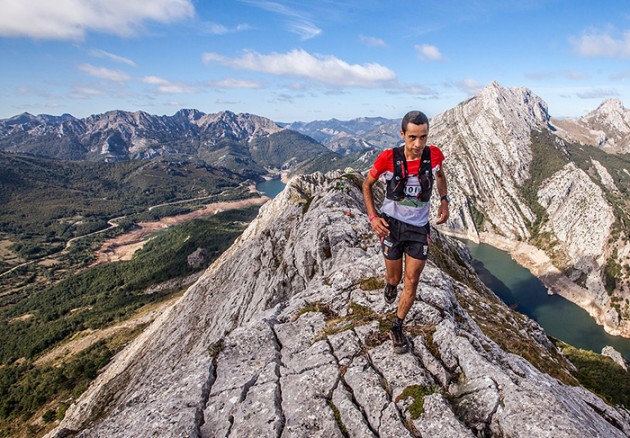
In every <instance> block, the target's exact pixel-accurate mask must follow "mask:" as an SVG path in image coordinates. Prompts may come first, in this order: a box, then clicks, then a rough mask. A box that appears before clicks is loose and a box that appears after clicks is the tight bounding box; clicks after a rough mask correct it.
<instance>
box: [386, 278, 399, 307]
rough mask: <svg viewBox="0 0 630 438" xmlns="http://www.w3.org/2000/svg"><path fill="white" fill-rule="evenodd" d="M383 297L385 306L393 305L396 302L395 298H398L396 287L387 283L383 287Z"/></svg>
mask: <svg viewBox="0 0 630 438" xmlns="http://www.w3.org/2000/svg"><path fill="white" fill-rule="evenodd" d="M383 296H384V297H385V302H386V303H387V304H391V303H393V302H394V301H396V297H397V296H398V286H394V285H392V284H389V283H387V284H386V285H385V290H384V291H383Z"/></svg>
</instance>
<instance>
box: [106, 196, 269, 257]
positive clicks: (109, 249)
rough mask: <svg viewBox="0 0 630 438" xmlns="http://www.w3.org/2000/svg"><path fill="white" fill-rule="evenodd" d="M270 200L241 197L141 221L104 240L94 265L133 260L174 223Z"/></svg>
mask: <svg viewBox="0 0 630 438" xmlns="http://www.w3.org/2000/svg"><path fill="white" fill-rule="evenodd" d="M268 200H269V198H268V197H266V196H263V197H262V198H250V199H241V200H239V201H230V202H216V203H213V204H208V205H206V206H205V207H204V208H202V209H199V210H195V211H192V212H190V213H186V214H180V215H177V216H170V217H165V218H162V219H160V220H159V221H155V222H139V223H138V228H136V229H134V230H131V231H129V232H128V233H125V234H123V235H120V236H117V237H114V238H112V239H108V240H106V241H105V242H103V244H102V245H101V247H100V248H99V249H98V251H97V253H96V256H97V259H96V262H95V263H94V265H99V264H102V263H109V262H114V261H119V260H131V258H132V257H133V255H134V253H135V252H136V251H138V250H139V249H141V248H142V247H143V246H144V245H145V244H146V243H147V242H148V241H149V238H150V236H151V235H152V234H154V233H156V232H158V231H161V230H164V229H166V228H169V227H172V226H173V225H177V224H181V223H182V222H186V221H189V220H192V219H197V218H200V217H204V216H210V215H213V214H216V213H219V212H221V211H224V210H233V209H237V208H244V207H248V206H250V205H259V204H264V203H265V202H267V201H268Z"/></svg>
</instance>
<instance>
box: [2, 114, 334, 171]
mask: <svg viewBox="0 0 630 438" xmlns="http://www.w3.org/2000/svg"><path fill="white" fill-rule="evenodd" d="M0 150H1V151H4V152H12V153H22V154H32V155H38V156H44V157H49V158H58V159H64V160H90V161H110V162H111V161H124V160H134V159H152V158H155V157H159V156H166V155H181V156H183V157H184V158H186V159H191V158H195V159H200V160H203V161H205V162H206V163H208V164H209V165H212V166H214V167H225V168H228V169H230V170H232V171H234V172H237V173H239V174H241V175H243V176H245V177H251V178H257V177H259V176H260V175H263V174H267V173H268V169H269V168H275V169H280V168H284V167H291V166H292V165H294V164H295V163H300V162H303V161H305V160H308V159H311V158H313V157H316V156H319V155H322V154H327V153H330V151H329V150H328V149H327V148H325V147H324V146H323V145H321V144H319V143H318V142H316V141H315V140H313V139H312V138H310V137H307V136H305V135H303V134H300V133H298V132H297V131H293V130H289V129H283V128H281V127H280V126H278V125H277V124H276V123H274V122H273V121H271V120H269V119H266V118H264V117H259V116H255V115H251V114H234V113H232V112H229V111H225V112H221V113H218V114H204V113H202V112H199V111H196V110H181V111H178V112H177V113H175V114H174V115H173V116H155V115H151V114H148V113H145V112H142V111H138V112H134V113H131V112H125V111H110V112H107V113H105V114H98V115H92V116H90V117H87V118H84V119H77V118H75V117H73V116H71V115H68V114H64V115H62V116H59V117H54V116H48V115H39V116H33V115H31V114H28V113H24V114H20V115H18V116H15V117H12V118H10V119H5V120H1V121H0Z"/></svg>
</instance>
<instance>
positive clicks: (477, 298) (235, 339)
mask: <svg viewBox="0 0 630 438" xmlns="http://www.w3.org/2000/svg"><path fill="white" fill-rule="evenodd" d="M341 182H343V183H344V184H343V186H342V185H341V184H340V183H341ZM361 182H362V177H361V176H360V175H359V174H346V175H341V174H329V175H327V176H323V175H321V174H314V175H311V176H303V177H298V178H294V179H293V180H292V181H291V182H290V183H289V185H288V186H287V187H286V188H285V190H284V191H283V192H282V193H281V194H280V195H278V196H277V197H276V198H275V199H274V200H273V201H270V202H269V203H267V204H265V205H264V206H263V207H262V208H261V211H260V214H259V216H258V217H257V218H256V219H255V220H254V221H253V222H252V223H251V224H250V226H249V227H248V228H247V229H246V231H245V232H244V233H243V235H242V236H241V237H240V238H239V239H238V240H237V241H236V242H235V244H234V245H233V246H232V247H231V248H230V249H229V250H228V251H226V252H225V253H224V254H223V255H222V256H221V258H220V259H219V260H217V261H216V262H215V263H214V264H213V265H212V266H211V267H210V268H209V269H208V270H207V271H206V273H205V274H204V275H203V276H202V277H201V278H200V279H199V280H198V281H197V282H196V283H195V284H194V285H193V286H192V287H191V288H189V290H188V291H187V292H186V294H185V295H184V296H183V297H182V298H181V299H180V300H179V301H178V302H177V303H176V304H175V305H174V306H173V307H171V308H170V309H169V310H168V311H167V312H165V313H163V314H162V315H161V316H160V317H159V318H158V319H156V320H155V321H154V323H153V324H152V325H151V326H150V327H148V328H147V329H146V330H145V331H144V332H143V334H142V335H140V336H139V337H138V338H137V339H136V340H135V341H134V342H133V343H132V344H130V345H129V346H128V347H127V348H126V349H125V350H123V351H122V352H121V353H119V354H118V355H117V356H116V357H115V358H114V360H113V361H112V363H110V365H108V367H107V368H106V369H105V370H103V371H102V373H101V374H100V375H99V376H98V378H97V379H96V380H95V381H94V382H93V384H92V385H91V386H90V388H89V389H88V390H87V391H86V392H85V393H84V394H83V395H82V396H81V398H80V399H79V400H78V402H77V403H76V404H74V405H72V406H71V407H70V408H69V409H68V411H67V413H66V416H65V418H64V420H62V422H61V424H59V425H58V427H57V428H56V429H55V430H53V431H52V432H51V433H49V435H48V436H49V437H65V436H80V437H96V436H108V437H117V436H120V437H122V436H140V437H142V436H191V437H192V436H194V437H215V436H283V437H288V436H304V437H306V436H309V437H313V436H321V437H334V436H340V437H341V436H357V437H369V436H383V437H389V436H409V437H474V436H490V435H492V436H511V437H532V436H536V437H572V438H573V437H581V436H584V437H586V436H589V437H592V436H601V437H623V436H628V434H630V413H629V412H628V411H626V410H624V409H621V408H614V407H611V406H609V405H607V404H606V403H604V402H603V401H602V400H601V399H599V398H598V397H596V396H595V395H593V394H592V393H590V392H588V391H586V390H584V389H583V388H581V387H579V386H571V385H575V383H576V382H575V381H574V380H572V378H571V376H570V371H571V365H570V364H569V363H568V362H567V361H566V360H565V359H564V358H563V356H562V355H560V354H559V353H558V351H557V350H556V349H555V347H554V346H553V345H552V344H551V343H550V342H549V340H548V339H547V337H546V336H545V334H544V332H543V331H542V329H541V328H540V327H539V326H538V325H537V324H536V323H534V322H533V321H531V320H529V319H527V318H525V317H524V316H522V315H519V314H517V313H515V312H513V311H511V310H510V309H509V308H507V307H506V306H505V305H504V304H503V303H502V302H501V301H500V300H499V299H498V298H497V297H496V296H494V294H492V292H491V291H489V290H488V289H487V288H485V286H483V284H482V283H481V282H480V281H479V279H478V278H477V277H476V275H475V274H474V271H473V270H472V268H471V267H470V265H469V264H468V262H467V261H466V258H465V254H464V253H463V252H461V250H460V248H459V245H458V244H457V242H456V241H452V240H451V239H449V238H447V237H445V236H442V235H440V234H439V233H438V232H437V231H436V230H434V231H433V237H434V241H435V245H434V246H433V249H432V254H431V259H430V261H429V262H428V264H427V267H426V269H425V272H424V273H423V274H422V279H421V286H420V290H419V294H418V298H417V301H416V302H415V303H414V306H413V308H412V311H411V312H410V315H409V317H408V321H407V323H406V331H407V333H408V334H409V337H410V342H411V343H412V347H413V348H412V350H411V352H410V353H408V354H404V355H394V354H392V352H391V350H392V345H391V342H390V341H389V340H388V338H387V335H386V330H387V328H388V326H389V324H390V323H391V315H392V312H393V311H394V309H395V307H394V305H387V304H386V303H385V302H384V300H383V298H382V296H381V289H382V280H381V279H382V277H383V273H384V268H383V263H382V256H381V255H380V254H379V251H378V241H377V239H376V238H375V236H374V234H373V233H372V232H371V230H370V228H369V224H368V222H367V221H366V220H365V211H364V209H363V202H362V198H361V190H360V184H361ZM506 339H509V341H508V342H506ZM514 353H520V354H522V355H524V356H527V358H528V360H525V359H524V358H523V357H521V356H519V355H517V354H514ZM547 373H552V374H553V375H554V376H555V377H551V376H550V375H549V374H547ZM562 382H566V383H571V385H567V384H565V383H562Z"/></svg>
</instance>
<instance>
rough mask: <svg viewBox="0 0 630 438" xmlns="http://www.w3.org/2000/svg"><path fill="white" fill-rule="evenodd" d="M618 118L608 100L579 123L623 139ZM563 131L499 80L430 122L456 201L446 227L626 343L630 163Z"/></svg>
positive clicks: (539, 103) (543, 107)
mask: <svg viewBox="0 0 630 438" xmlns="http://www.w3.org/2000/svg"><path fill="white" fill-rule="evenodd" d="M622 110H623V107H622V106H621V105H620V103H619V102H617V103H616V104H615V103H614V102H608V103H606V104H603V105H602V106H600V108H599V109H598V110H596V111H594V112H593V113H591V115H590V116H588V117H587V118H585V119H584V120H587V119H588V120H591V121H593V120H599V122H598V123H599V124H598V126H600V127H602V128H601V129H606V130H607V132H608V133H610V134H609V137H610V138H612V137H614V136H615V135H617V134H614V133H620V132H624V133H625V134H624V135H622V134H619V135H617V136H618V137H628V133H630V124H629V123H626V122H624V120H630V118H629V116H627V112H626V113H624V111H622ZM623 114H626V115H625V116H622V115H623ZM624 117H626V118H625V119H624ZM604 121H606V123H604ZM568 123H569V121H566V120H565V123H564V124H562V126H564V127H565V128H566V129H568ZM576 123H577V122H576ZM554 124H557V125H558V126H556V125H554ZM604 127H605V128H604ZM613 127H614V129H613ZM567 132H568V131H566V130H563V129H562V128H560V127H559V122H558V121H555V120H553V119H552V118H551V117H550V115H549V111H548V109H547V104H546V103H545V102H544V101H543V100H542V99H541V98H540V97H538V96H536V95H535V94H534V93H533V92H532V91H531V90H528V89H526V88H505V87H503V86H501V85H500V84H498V83H496V82H493V83H491V84H489V85H488V86H487V87H486V88H484V89H483V90H482V91H481V92H480V93H479V94H477V95H475V96H473V97H472V98H470V99H468V100H467V101H465V102H462V103H461V104H459V105H457V106H456V107H455V108H452V109H450V110H448V111H445V112H444V113H442V114H439V115H438V116H436V117H435V118H434V119H432V120H431V128H430V141H431V142H432V143H434V144H436V145H438V146H439V147H441V149H442V150H443V151H444V155H445V157H446V161H445V167H446V171H447V176H448V182H449V194H450V196H451V199H452V200H453V202H452V208H451V216H450V218H449V221H448V223H447V224H446V226H447V227H448V229H449V231H450V232H451V233H453V234H455V235H459V236H463V237H466V238H468V239H471V240H475V241H476V240H481V241H484V242H487V243H490V244H492V245H495V246H499V247H501V248H502V249H505V250H507V251H510V252H511V253H512V254H513V255H514V256H515V258H518V259H519V262H520V263H521V264H523V265H525V266H526V267H528V268H529V269H530V270H531V271H533V272H534V273H535V274H536V275H537V276H538V277H539V278H541V280H542V281H543V282H544V283H545V286H547V288H548V289H549V290H550V291H551V292H552V293H558V294H561V295H562V296H564V297H565V298H567V299H569V300H571V301H573V302H575V303H577V304H578V305H580V306H581V307H583V308H584V309H586V310H587V311H588V312H589V313H590V314H591V315H592V316H593V317H594V318H595V320H596V321H597V322H598V323H599V324H601V325H603V326H604V328H605V330H606V331H607V332H608V333H610V334H613V335H621V336H626V337H630V306H629V305H628V303H630V270H629V269H628V268H627V267H628V266H630V239H628V228H627V225H626V224H627V223H629V222H628V219H629V217H628V213H627V211H628V208H627V206H628V205H629V204H628V202H629V201H628V195H627V193H628V190H629V189H630V184H629V183H630V178H629V174H628V171H627V166H628V162H627V159H625V158H624V157H623V156H622V155H619V156H618V155H612V154H607V153H603V152H602V151H601V150H599V149H598V148H596V147H594V146H596V145H595V144H592V145H591V146H593V147H590V148H589V147H588V146H587V145H588V142H577V141H578V139H577V138H574V137H571V136H569V135H568V134H567ZM571 139H572V140H571ZM580 139H581V137H580ZM580 141H581V140H580ZM576 142H577V143H576ZM617 144H620V143H619V142H617ZM525 244H527V245H528V248H527V249H525V250H523V251H521V252H522V253H525V254H524V256H521V257H519V256H518V254H515V252H516V251H517V247H518V246H521V247H524V246H525ZM539 251H542V254H541V255H540V256H534V254H537V253H538V252H539ZM622 267H625V268H622ZM613 279H614V280H613Z"/></svg>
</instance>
